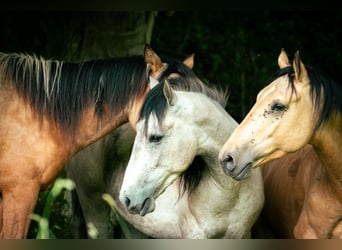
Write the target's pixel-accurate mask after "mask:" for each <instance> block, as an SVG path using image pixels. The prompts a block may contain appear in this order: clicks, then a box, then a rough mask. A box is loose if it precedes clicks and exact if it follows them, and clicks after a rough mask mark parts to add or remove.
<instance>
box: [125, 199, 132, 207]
mask: <svg viewBox="0 0 342 250" xmlns="http://www.w3.org/2000/svg"><path fill="white" fill-rule="evenodd" d="M130 204H131V200H130V199H129V198H128V197H127V196H126V197H125V206H126V207H127V208H128V207H129V205H130Z"/></svg>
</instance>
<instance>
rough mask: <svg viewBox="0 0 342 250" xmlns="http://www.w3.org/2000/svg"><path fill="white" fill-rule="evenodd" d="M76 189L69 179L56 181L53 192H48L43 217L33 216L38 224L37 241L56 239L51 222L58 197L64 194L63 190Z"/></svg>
mask: <svg viewBox="0 0 342 250" xmlns="http://www.w3.org/2000/svg"><path fill="white" fill-rule="evenodd" d="M74 188H75V184H74V183H73V181H72V180H69V179H62V178H58V179H56V181H55V183H54V185H53V186H52V188H51V190H49V191H48V194H47V196H46V200H45V204H44V207H43V211H42V216H40V215H38V214H33V215H32V219H33V220H34V221H36V222H37V223H38V229H37V236H36V238H37V239H54V238H56V236H55V234H54V233H53V232H52V231H51V230H50V226H49V221H50V217H51V213H52V211H53V210H52V208H53V206H54V203H55V201H56V199H57V197H58V196H59V195H60V194H61V193H62V191H63V189H66V190H68V191H71V190H72V189H74Z"/></svg>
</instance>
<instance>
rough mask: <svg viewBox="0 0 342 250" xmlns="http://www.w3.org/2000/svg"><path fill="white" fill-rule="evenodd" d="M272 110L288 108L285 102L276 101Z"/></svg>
mask: <svg viewBox="0 0 342 250" xmlns="http://www.w3.org/2000/svg"><path fill="white" fill-rule="evenodd" d="M271 110H272V111H285V110H286V106H285V105H284V104H281V103H279V102H276V103H274V104H273V105H272V107H271Z"/></svg>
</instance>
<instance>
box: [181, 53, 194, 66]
mask: <svg viewBox="0 0 342 250" xmlns="http://www.w3.org/2000/svg"><path fill="white" fill-rule="evenodd" d="M194 58H195V54H194V53H192V54H191V55H190V56H188V57H187V58H185V59H184V61H183V63H184V64H185V65H186V66H187V67H188V68H189V69H192V68H193V67H194Z"/></svg>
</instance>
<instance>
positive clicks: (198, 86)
mask: <svg viewBox="0 0 342 250" xmlns="http://www.w3.org/2000/svg"><path fill="white" fill-rule="evenodd" d="M170 72H172V73H178V74H179V75H180V77H174V78H171V77H170V78H168V83H169V84H170V86H171V87H172V88H173V89H175V90H182V91H189V92H199V93H203V94H205V95H207V96H208V97H210V98H212V99H213V100H216V101H218V102H219V103H220V104H221V105H222V106H223V107H225V105H226V102H227V92H224V91H222V90H221V89H218V88H214V87H209V86H207V85H205V84H204V83H203V82H202V81H201V80H200V79H199V78H198V77H197V76H196V75H195V73H194V72H193V71H192V70H191V69H189V68H188V67H187V66H185V65H184V64H183V63H181V62H179V61H173V62H169V66H168V69H167V70H166V71H165V72H164V74H163V75H162V76H161V77H160V79H159V81H160V83H159V84H158V85H157V86H155V87H154V88H153V89H152V90H151V91H150V92H149V93H148V94H147V96H146V98H145V101H144V104H143V106H142V108H141V113H140V120H141V119H143V118H145V133H147V125H148V124H147V123H148V119H147V118H148V117H149V116H150V115H151V114H152V113H154V114H155V115H156V116H157V119H158V121H159V123H161V122H162V120H163V118H164V115H165V111H166V109H167V107H168V105H167V100H166V98H165V96H164V94H163V86H164V83H165V79H166V78H167V77H168V76H169V75H170ZM204 169H205V162H204V161H203V159H202V158H201V157H199V156H196V157H195V158H194V160H193V162H192V164H191V165H190V166H189V167H188V168H187V170H186V171H184V172H183V173H182V175H181V176H180V178H181V179H180V185H181V187H180V192H181V194H184V193H185V192H188V193H189V194H191V192H192V191H193V190H194V189H195V188H196V187H197V186H198V184H199V183H200V181H201V179H202V175H203V171H204Z"/></svg>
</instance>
